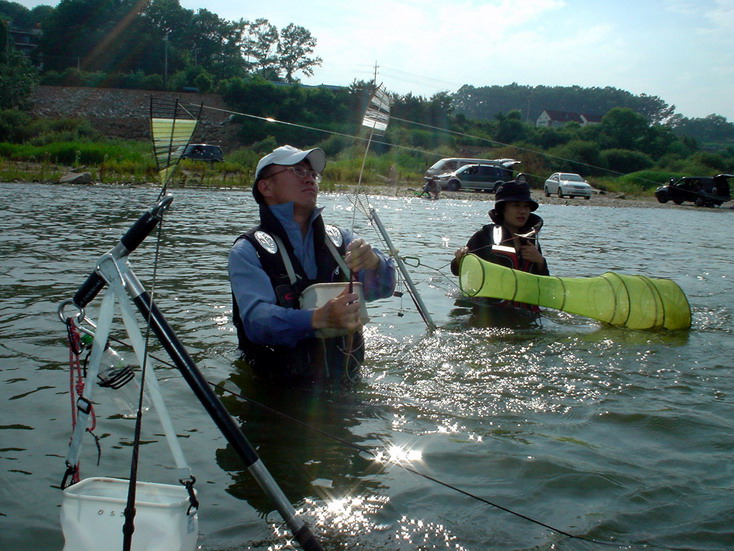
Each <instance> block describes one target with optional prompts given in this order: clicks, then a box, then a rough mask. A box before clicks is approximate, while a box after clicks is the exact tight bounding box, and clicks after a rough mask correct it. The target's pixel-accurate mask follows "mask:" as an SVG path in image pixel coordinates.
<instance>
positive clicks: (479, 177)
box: [433, 161, 519, 192]
mask: <svg viewBox="0 0 734 551" xmlns="http://www.w3.org/2000/svg"><path fill="white" fill-rule="evenodd" d="M518 162H519V161H512V162H511V163H510V164H509V166H501V165H500V166H498V165H480V164H470V165H464V166H462V167H461V168H459V169H457V170H455V171H454V172H449V173H447V174H441V175H440V176H435V177H434V178H433V180H434V181H436V182H438V183H439V184H440V185H441V188H442V189H448V190H449V191H459V190H463V189H476V190H480V191H491V192H496V191H497V188H498V187H499V186H500V184H503V183H504V182H506V181H508V180H512V164H515V163H518Z"/></svg>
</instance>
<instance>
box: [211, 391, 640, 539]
mask: <svg viewBox="0 0 734 551" xmlns="http://www.w3.org/2000/svg"><path fill="white" fill-rule="evenodd" d="M209 384H210V385H211V386H212V387H213V388H215V389H217V390H220V391H221V392H225V393H227V394H229V395H230V396H233V397H235V398H237V399H239V400H242V401H244V402H247V403H248V404H252V405H254V406H257V407H259V408H260V409H263V410H266V411H268V412H270V413H273V414H275V415H278V416H280V417H282V418H284V419H287V420H289V421H292V422H294V423H297V424H299V425H301V426H302V427H304V428H306V429H308V430H310V431H312V432H315V433H318V434H320V435H322V436H325V437H327V438H329V439H331V440H334V441H336V442H339V443H341V444H343V445H345V446H347V447H349V448H351V449H353V450H356V451H358V452H361V453H365V454H367V455H369V456H370V457H372V458H373V459H374V460H376V461H381V462H386V463H390V464H392V465H397V466H399V467H401V468H402V469H404V470H405V471H407V472H409V473H411V474H414V475H417V476H419V477H421V478H423V479H425V480H428V481H429V482H433V483H434V484H438V485H440V486H443V487H445V488H448V489H449V490H452V491H454V492H457V493H460V494H462V495H464V496H466V497H469V498H470V499H474V500H476V501H479V502H481V503H484V504H485V505H489V506H491V507H494V508H496V509H499V510H500V511H504V512H505V513H509V514H511V515H514V516H516V517H518V518H521V519H523V520H526V521H528V522H530V523H532V524H536V525H538V526H542V527H543V528H546V529H548V530H550V531H552V532H555V533H557V534H560V535H562V536H566V537H568V538H571V539H575V540H579V541H584V542H587V543H593V544H596V545H604V546H612V547H626V546H627V544H624V543H615V542H609V541H601V540H597V539H594V538H590V537H586V536H579V535H577V534H572V533H570V532H568V531H566V530H563V529H561V528H557V527H555V526H552V525H550V524H547V523H545V522H543V521H540V520H538V519H535V518H533V517H531V516H528V515H525V514H523V513H520V512H518V511H515V510H513V509H510V508H509V507H505V506H503V505H500V504H498V503H495V502H493V501H490V500H489V499H487V498H484V497H481V496H479V495H477V494H474V493H472V492H469V491H467V490H463V489H461V488H459V487H458V486H455V485H453V484H451V483H449V482H445V481H443V480H440V479H439V478H436V477H435V476H432V475H429V474H426V473H424V472H421V471H420V470H418V469H415V468H413V467H410V466H408V465H405V464H404V463H403V462H401V461H399V460H396V459H391V458H390V457H389V456H390V454H389V453H383V452H381V451H375V450H373V449H370V448H367V447H366V446H361V445H359V444H355V443H354V442H350V441H348V440H346V439H345V438H341V437H339V436H334V435H333V434H330V433H329V432H326V431H324V430H322V429H319V428H317V427H314V426H313V425H310V424H308V423H306V422H305V421H302V420H300V419H297V418H295V417H292V416H290V415H287V414H285V413H283V412H281V411H278V410H277V409H275V408H272V407H270V406H268V405H266V404H263V403H262V402H258V401H257V400H253V399H252V398H248V397H247V396H244V395H242V394H240V393H238V392H235V391H233V390H230V389H228V388H226V387H225V386H223V385H222V384H219V383H213V382H209Z"/></svg>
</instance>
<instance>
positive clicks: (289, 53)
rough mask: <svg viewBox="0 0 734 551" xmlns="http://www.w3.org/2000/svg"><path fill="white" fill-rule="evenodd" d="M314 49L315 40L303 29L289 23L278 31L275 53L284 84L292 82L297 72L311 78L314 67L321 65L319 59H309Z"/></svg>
mask: <svg viewBox="0 0 734 551" xmlns="http://www.w3.org/2000/svg"><path fill="white" fill-rule="evenodd" d="M315 47H316V39H315V38H314V37H313V36H311V32H310V31H308V30H307V29H305V28H304V27H300V26H298V25H294V24H293V23H291V24H289V25H288V26H287V27H285V28H284V29H282V30H281V31H280V39H279V40H278V45H277V48H276V52H277V56H278V57H277V59H278V65H279V67H280V68H281V69H282V70H283V73H284V79H285V81H286V82H293V81H294V75H295V73H297V72H298V71H301V72H303V74H305V75H306V76H313V69H314V67H317V66H318V65H321V58H320V57H309V56H310V55H311V54H313V51H314V48H315Z"/></svg>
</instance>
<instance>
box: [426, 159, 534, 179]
mask: <svg viewBox="0 0 734 551" xmlns="http://www.w3.org/2000/svg"><path fill="white" fill-rule="evenodd" d="M519 163H520V161H516V160H514V159H469V158H467V157H448V158H446V159H441V160H440V161H436V162H435V163H434V164H432V165H431V166H430V167H429V168H428V170H426V173H425V174H424V175H423V179H424V180H425V181H426V182H428V181H430V180H432V179H433V177H434V176H440V175H441V174H448V173H450V172H454V171H456V169H458V168H461V167H462V166H464V165H491V166H502V167H505V168H509V167H512V166H514V165H516V164H519Z"/></svg>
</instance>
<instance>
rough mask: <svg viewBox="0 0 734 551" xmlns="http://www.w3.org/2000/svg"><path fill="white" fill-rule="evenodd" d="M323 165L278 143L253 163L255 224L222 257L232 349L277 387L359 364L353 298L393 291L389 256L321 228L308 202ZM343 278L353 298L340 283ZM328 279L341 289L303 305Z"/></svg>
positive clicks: (318, 156) (359, 315)
mask: <svg viewBox="0 0 734 551" xmlns="http://www.w3.org/2000/svg"><path fill="white" fill-rule="evenodd" d="M325 166H326V155H325V154H324V152H323V151H322V150H321V149H318V148H317V149H309V150H305V151H304V150H300V149H297V148H295V147H292V146H290V145H285V146H282V147H279V148H277V149H275V150H274V151H273V152H272V153H270V154H268V155H266V156H265V157H263V158H262V159H260V161H259V162H258V164H257V168H256V170H255V183H254V185H253V187H252V194H253V196H254V197H255V200H256V201H257V202H258V203H259V205H260V225H259V226H257V227H256V228H253V229H251V230H250V231H248V232H246V233H245V234H243V235H241V236H240V237H239V238H238V239H237V241H235V244H234V245H233V246H232V249H231V251H230V254H229V277H230V283H231V286H232V296H233V305H234V313H233V318H234V324H235V326H236V328H237V336H238V339H239V348H240V350H241V351H242V355H243V358H244V359H245V360H246V361H247V362H248V363H249V364H250V366H251V367H252V368H253V369H254V370H255V372H256V373H258V374H260V375H262V376H265V377H267V378H269V379H272V380H276V381H279V382H286V383H289V382H292V383H302V382H314V381H320V380H326V379H337V380H338V379H341V378H342V377H343V376H344V375H347V376H349V375H351V374H353V373H354V372H355V370H356V368H357V367H358V366H359V363H360V362H361V360H362V359H363V357H364V347H363V340H362V332H361V329H362V323H363V321H364V320H365V318H366V310H365V308H364V305H363V304H362V303H361V301H360V300H359V299H360V294H359V293H358V292H357V291H361V292H362V290H363V296H364V299H366V300H368V301H369V300H374V299H377V298H384V297H388V296H390V295H391V294H392V293H393V290H394V288H395V266H394V264H393V262H392V260H391V259H388V258H387V257H385V255H383V254H382V253H381V252H380V251H379V250H377V249H373V248H372V247H370V245H369V244H367V243H366V242H365V241H364V240H363V239H360V238H357V237H356V236H354V235H353V234H352V232H351V231H349V230H343V229H339V228H337V227H335V226H326V225H325V224H324V221H323V219H322V217H321V212H322V210H323V208H317V207H316V200H317V197H318V192H319V182H320V181H321V172H322V171H323V170H324V168H325ZM352 272H354V274H355V275H356V277H355V278H354V281H357V282H359V283H357V284H355V286H354V288H352V289H351V290H352V291H354V292H350V287H351V286H348V285H347V283H345V282H348V281H349V279H350V275H349V274H350V273H352ZM336 282H343V283H342V285H340V286H338V288H339V290H340V291H341V292H340V294H338V296H335V297H333V298H329V299H328V300H325V299H322V300H321V301H320V302H319V301H316V302H315V303H314V304H308V303H307V302H306V303H304V299H306V297H308V296H309V295H313V294H314V293H312V292H311V291H314V289H323V287H324V285H323V284H326V283H332V284H333V283H336ZM360 283H361V287H360ZM327 287H329V286H327Z"/></svg>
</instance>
